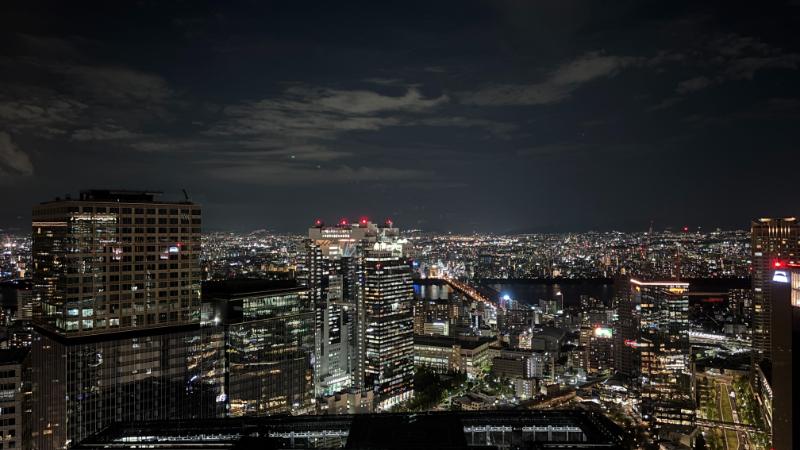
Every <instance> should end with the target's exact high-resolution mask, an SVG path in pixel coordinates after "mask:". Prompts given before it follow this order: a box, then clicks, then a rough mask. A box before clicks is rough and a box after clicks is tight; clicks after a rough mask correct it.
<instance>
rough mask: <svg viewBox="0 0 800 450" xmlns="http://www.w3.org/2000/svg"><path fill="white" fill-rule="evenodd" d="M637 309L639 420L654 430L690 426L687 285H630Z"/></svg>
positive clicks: (690, 394)
mask: <svg viewBox="0 0 800 450" xmlns="http://www.w3.org/2000/svg"><path fill="white" fill-rule="evenodd" d="M630 283H631V288H632V290H631V293H632V297H633V303H634V304H635V305H637V306H638V308H639V310H640V316H639V340H638V342H636V343H635V348H637V349H638V350H639V360H640V369H639V380H640V394H639V395H640V396H641V412H642V418H643V419H644V420H645V421H646V422H648V423H649V424H650V426H651V428H653V429H654V430H662V429H664V430H667V429H687V428H690V427H692V426H693V424H694V414H695V405H694V396H693V393H692V390H693V389H692V370H691V362H690V346H689V296H688V290H689V283H685V282H679V281H639V280H635V279H631V280H630Z"/></svg>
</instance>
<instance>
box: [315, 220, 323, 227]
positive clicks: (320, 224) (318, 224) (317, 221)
mask: <svg viewBox="0 0 800 450" xmlns="http://www.w3.org/2000/svg"><path fill="white" fill-rule="evenodd" d="M314 226H315V227H321V226H322V220H320V219H317V220H315V221H314Z"/></svg>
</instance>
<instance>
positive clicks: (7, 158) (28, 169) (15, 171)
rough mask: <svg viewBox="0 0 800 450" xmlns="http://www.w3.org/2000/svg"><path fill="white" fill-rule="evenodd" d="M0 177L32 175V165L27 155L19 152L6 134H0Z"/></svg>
mask: <svg viewBox="0 0 800 450" xmlns="http://www.w3.org/2000/svg"><path fill="white" fill-rule="evenodd" d="M0 175H2V176H3V177H11V176H14V175H21V176H31V175H33V164H32V163H31V159H30V158H29V157H28V154H27V153H25V152H23V151H22V150H20V149H19V148H18V147H17V145H16V144H14V142H13V141H12V140H11V136H9V135H8V133H4V132H0Z"/></svg>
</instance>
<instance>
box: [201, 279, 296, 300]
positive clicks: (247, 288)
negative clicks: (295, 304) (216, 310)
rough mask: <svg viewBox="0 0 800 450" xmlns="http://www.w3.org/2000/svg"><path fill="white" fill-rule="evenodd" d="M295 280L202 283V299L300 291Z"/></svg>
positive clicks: (237, 280) (240, 280)
mask: <svg viewBox="0 0 800 450" xmlns="http://www.w3.org/2000/svg"><path fill="white" fill-rule="evenodd" d="M304 289H305V288H304V287H302V286H298V284H297V280H264V279H260V278H238V279H233V280H221V281H205V282H203V288H202V291H203V297H204V298H218V299H234V298H242V297H250V296H253V295H262V294H275V293H281V292H294V291H302V290H304Z"/></svg>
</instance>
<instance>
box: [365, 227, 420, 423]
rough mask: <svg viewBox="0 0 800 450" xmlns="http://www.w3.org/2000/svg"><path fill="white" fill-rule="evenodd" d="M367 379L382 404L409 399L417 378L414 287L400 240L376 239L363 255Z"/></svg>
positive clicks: (385, 407) (380, 405)
mask: <svg viewBox="0 0 800 450" xmlns="http://www.w3.org/2000/svg"><path fill="white" fill-rule="evenodd" d="M360 260H361V264H360V267H361V268H362V269H361V271H360V276H362V277H363V282H362V284H361V286H360V288H361V292H362V293H361V295H360V298H359V302H360V305H359V309H361V310H363V311H364V315H363V322H362V323H363V326H362V327H359V332H360V333H363V334H362V336H363V337H362V338H361V342H363V343H364V345H363V352H364V359H363V361H364V383H365V387H366V388H367V389H373V390H375V391H376V392H377V394H378V397H379V402H380V403H379V407H380V408H382V409H387V408H390V407H391V406H393V405H395V404H397V403H399V402H402V401H405V400H408V399H410V398H411V396H412V395H413V392H414V391H413V382H414V322H413V316H412V311H411V309H412V308H411V305H412V302H413V300H414V287H413V281H412V279H411V266H410V265H409V264H408V261H407V260H406V258H405V257H404V256H403V252H402V246H401V245H398V244H395V243H390V242H377V243H375V244H374V245H372V246H371V248H367V249H365V250H364V252H363V255H362V256H361V258H360Z"/></svg>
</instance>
